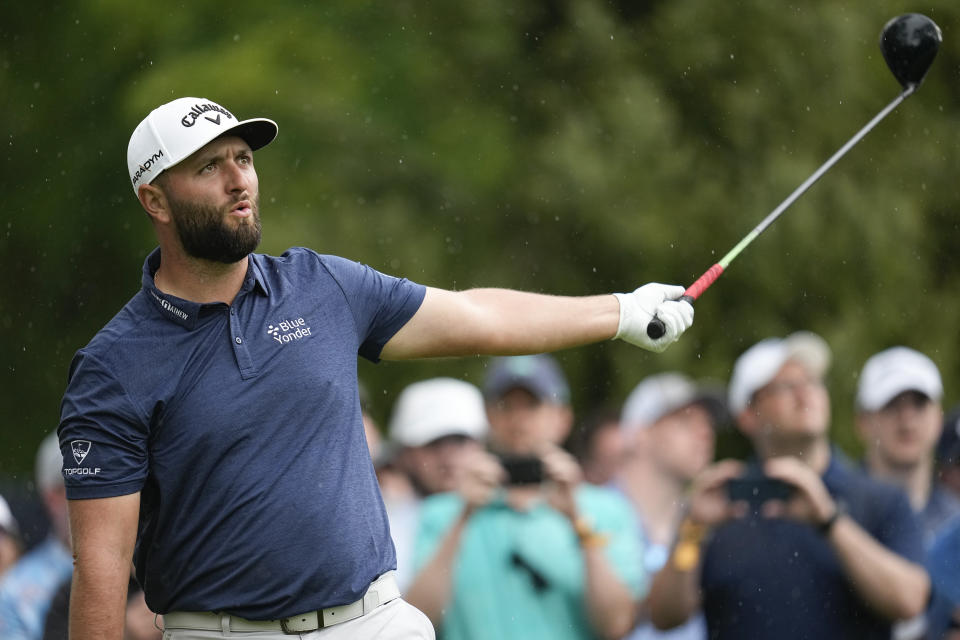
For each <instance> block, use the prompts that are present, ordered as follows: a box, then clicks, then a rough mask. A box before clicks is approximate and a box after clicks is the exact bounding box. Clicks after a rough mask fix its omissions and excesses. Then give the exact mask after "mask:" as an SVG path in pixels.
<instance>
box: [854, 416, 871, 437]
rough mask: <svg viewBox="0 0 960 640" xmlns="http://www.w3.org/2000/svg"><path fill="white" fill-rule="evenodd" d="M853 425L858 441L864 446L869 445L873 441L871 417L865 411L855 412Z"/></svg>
mask: <svg viewBox="0 0 960 640" xmlns="http://www.w3.org/2000/svg"><path fill="white" fill-rule="evenodd" d="M854 424H855V425H856V428H857V435H859V436H860V440H861V441H862V442H863V443H864V444H869V443H870V441H871V440H872V439H873V417H872V416H871V415H870V414H869V413H867V412H865V411H857V414H856V416H854Z"/></svg>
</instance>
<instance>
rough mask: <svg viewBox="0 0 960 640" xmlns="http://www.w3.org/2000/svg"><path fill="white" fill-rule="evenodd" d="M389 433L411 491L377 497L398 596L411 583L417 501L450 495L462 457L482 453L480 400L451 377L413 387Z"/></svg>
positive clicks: (400, 399) (400, 401) (397, 407)
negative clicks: (390, 541) (389, 541)
mask: <svg viewBox="0 0 960 640" xmlns="http://www.w3.org/2000/svg"><path fill="white" fill-rule="evenodd" d="M389 433H390V439H391V441H392V442H393V443H394V444H395V445H396V451H395V453H394V462H393V464H394V466H395V467H396V469H397V470H399V471H400V472H401V473H403V474H404V476H405V477H406V478H407V479H409V483H410V485H411V486H412V487H413V491H412V492H410V493H409V494H408V495H406V496H404V495H399V496H398V495H397V493H396V492H387V491H385V492H384V496H383V498H384V504H385V505H386V507H387V517H388V518H389V520H390V533H391V534H392V536H393V542H394V546H395V547H396V549H397V583H398V584H399V586H400V590H401V591H404V590H405V589H406V587H407V586H409V584H410V580H411V579H412V578H413V545H414V541H415V538H416V533H417V525H418V523H419V521H420V506H421V503H422V502H423V499H424V498H425V497H427V496H430V495H433V494H435V493H440V492H444V491H453V489H454V488H455V485H454V473H455V471H456V470H457V469H458V468H459V467H460V464H461V461H462V460H463V458H464V456H465V455H467V454H469V453H470V452H471V451H474V450H479V449H482V448H483V440H484V438H485V437H486V434H487V417H486V414H485V413H484V409H483V395H482V394H481V393H480V390H479V389H477V388H476V387H475V386H473V385H472V384H470V383H469V382H464V381H462V380H455V379H453V378H433V379H431V380H423V381H421V382H415V383H413V384H411V385H410V386H408V387H407V388H405V389H404V390H403V391H402V392H401V393H400V395H399V396H398V397H397V402H396V404H395V405H394V409H393V415H392V416H391V418H390V428H389Z"/></svg>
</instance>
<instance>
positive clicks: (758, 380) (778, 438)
mask: <svg viewBox="0 0 960 640" xmlns="http://www.w3.org/2000/svg"><path fill="white" fill-rule="evenodd" d="M829 361H830V350H829V347H828V346H827V345H826V343H825V342H824V341H823V339H822V338H820V337H819V336H816V335H815V334H811V333H806V332H801V333H796V334H793V335H790V336H788V337H786V338H783V339H780V338H771V339H768V340H763V341H761V342H759V343H758V344H756V345H754V346H753V347H751V348H750V349H748V350H747V351H746V352H744V353H743V355H741V356H740V358H739V359H738V360H737V362H736V363H735V365H734V368H733V376H732V378H731V380H730V386H729V390H728V391H729V402H730V408H731V411H732V413H733V414H734V416H735V417H736V420H737V424H738V426H739V428H740V430H741V431H742V432H743V433H744V434H745V435H746V436H747V438H748V439H749V440H750V441H751V442H752V444H753V447H754V450H755V453H756V459H755V460H752V461H750V462H749V463H748V464H742V463H739V462H737V461H733V460H724V461H721V462H719V463H717V464H715V465H711V466H710V467H708V468H707V469H705V470H704V471H703V472H702V473H701V474H700V475H699V476H698V477H697V479H696V480H695V481H694V483H693V487H692V489H691V493H690V498H689V501H690V507H689V511H688V513H687V516H686V518H685V519H684V521H683V522H682V523H681V525H680V528H679V534H678V537H677V541H676V542H675V544H674V548H673V551H672V554H671V557H670V560H669V561H668V562H667V564H666V566H665V567H664V569H663V570H662V571H661V572H660V573H658V574H657V576H656V578H655V579H654V584H653V587H652V589H651V594H650V609H651V617H652V619H653V621H654V623H655V624H657V625H658V626H659V627H664V628H669V627H673V626H675V625H677V624H680V623H682V622H684V621H685V620H686V619H687V618H688V617H689V616H690V614H691V613H692V612H693V611H695V610H696V609H697V608H698V607H702V609H703V612H704V617H705V619H706V621H707V629H708V632H709V637H710V638H712V639H716V640H726V639H728V638H730V639H732V638H736V639H741V638H816V639H817V640H828V639H833V638H836V639H837V640H841V639H847V638H858V639H877V640H880V639H883V640H887V639H889V638H890V635H891V631H892V629H893V627H894V623H895V622H896V621H899V620H909V619H913V618H915V617H916V616H918V615H919V614H921V613H922V612H923V610H924V608H925V606H926V604H927V599H928V596H929V594H930V580H929V578H928V576H927V573H926V572H925V571H924V569H923V567H922V565H921V564H920V563H921V562H922V558H923V549H922V536H921V532H920V528H919V523H918V522H917V520H916V518H915V516H914V514H913V512H912V510H911V508H910V504H909V502H908V500H907V497H906V495H905V494H904V493H903V491H901V490H900V489H898V488H896V487H892V486H889V485H886V484H881V483H878V482H876V481H874V480H871V479H870V478H869V477H868V476H867V475H866V474H864V473H861V472H860V471H859V470H857V469H856V468H855V467H854V466H853V465H850V464H849V463H847V462H846V461H845V460H844V459H843V456H842V455H841V454H840V453H839V451H837V450H835V449H833V448H832V447H831V446H830V443H829V439H828V432H829V424H830V398H829V395H828V393H827V389H826V387H825V385H824V381H823V376H824V374H825V373H826V371H827V367H828V364H829ZM743 483H749V485H748V486H749V487H750V489H749V491H747V492H745V493H744V494H743V495H742V497H741V496H740V494H738V493H736V491H737V489H738V487H742V486H743Z"/></svg>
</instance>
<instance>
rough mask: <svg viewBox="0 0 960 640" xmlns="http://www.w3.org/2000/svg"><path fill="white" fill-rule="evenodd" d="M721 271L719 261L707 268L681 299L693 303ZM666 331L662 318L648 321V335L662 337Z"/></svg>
mask: <svg viewBox="0 0 960 640" xmlns="http://www.w3.org/2000/svg"><path fill="white" fill-rule="evenodd" d="M721 273H723V267H722V266H720V264H719V263H718V264H715V265H713V266H712V267H710V268H709V269H707V271H706V272H705V273H704V274H703V275H702V276H700V277H699V278H697V281H696V282H694V283H693V284H692V285H690V286H689V287H687V290H686V291H684V292H683V296H682V297H681V298H680V299H681V300H683V301H684V302H689V303H690V304H693V301H694V300H696V299H697V298H699V297H700V294H701V293H703V292H704V291H706V290H707V288H708V287H709V286H710V285H712V284H713V283H714V282H715V281H716V280H717V278H719V277H720V274H721ZM666 332H667V328H666V327H665V326H663V321H662V320H661V319H660V318H656V317H655V318H654V319H653V320H651V321H650V322H648V323H647V335H648V336H650V338H652V339H653V340H657V339H659V338H662V337H663V334H664V333H666Z"/></svg>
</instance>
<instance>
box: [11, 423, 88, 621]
mask: <svg viewBox="0 0 960 640" xmlns="http://www.w3.org/2000/svg"><path fill="white" fill-rule="evenodd" d="M62 465H63V458H62V457H61V454H60V445H59V444H58V441H57V435H56V434H55V433H54V434H50V435H48V436H47V437H46V438H44V439H43V442H41V443H40V448H39V450H38V451H37V459H36V465H35V469H34V470H35V473H36V483H37V493H39V495H40V497H41V499H42V500H43V504H44V507H45V508H46V511H47V515H48V517H49V518H50V531H51V533H50V536H49V537H48V538H47V540H46V541H44V542H42V543H41V544H39V545H37V546H36V547H34V548H33V549H31V550H30V552H28V553H27V554H25V555H24V556H23V557H22V558H21V559H20V561H19V562H17V564H15V565H14V566H13V567H12V568H11V569H10V570H9V571H8V572H7V573H6V574H4V576H3V579H2V580H0V638H3V640H40V638H41V637H42V636H43V624H44V619H45V618H46V615H47V610H48V609H49V608H50V602H51V600H52V599H53V596H54V593H55V591H56V589H57V588H58V587H59V586H60V584H61V583H62V582H63V581H64V580H65V579H67V578H68V577H69V576H70V572H71V571H72V570H73V561H72V558H71V557H70V548H69V542H68V541H69V537H68V536H69V533H68V531H67V529H68V527H67V498H66V493H65V490H64V485H63V475H62V474H61V469H62Z"/></svg>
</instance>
